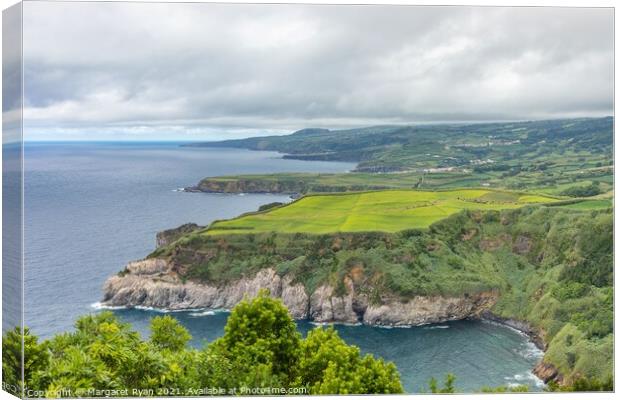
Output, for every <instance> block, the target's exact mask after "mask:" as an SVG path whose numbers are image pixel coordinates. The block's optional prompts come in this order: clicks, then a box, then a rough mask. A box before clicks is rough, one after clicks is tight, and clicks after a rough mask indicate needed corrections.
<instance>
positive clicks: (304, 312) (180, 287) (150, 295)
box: [102, 258, 497, 326]
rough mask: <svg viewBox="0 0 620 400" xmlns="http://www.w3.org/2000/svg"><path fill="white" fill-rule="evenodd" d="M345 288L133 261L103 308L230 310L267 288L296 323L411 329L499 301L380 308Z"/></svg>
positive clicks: (111, 282) (432, 299) (480, 298)
mask: <svg viewBox="0 0 620 400" xmlns="http://www.w3.org/2000/svg"><path fill="white" fill-rule="evenodd" d="M345 286H346V290H345V293H338V294H337V293H335V291H334V289H333V288H332V287H331V286H329V285H322V286H319V287H318V288H317V289H316V290H314V291H313V292H312V293H311V294H308V293H307V291H306V288H305V287H304V286H303V284H301V283H296V282H294V281H293V279H292V278H291V277H290V276H283V277H281V276H279V275H278V274H277V273H276V271H275V270H274V269H271V268H266V269H262V270H260V271H259V272H258V273H256V274H255V275H254V276H252V277H244V278H241V279H238V280H236V281H232V282H227V283H222V284H219V285H210V284H203V283H197V282H193V281H186V282H184V281H183V280H182V279H181V278H179V276H178V274H177V273H176V272H175V268H174V265H171V264H170V263H169V262H168V261H166V260H164V259H157V258H152V259H146V260H142V261H137V262H133V263H130V264H129V265H128V266H127V268H126V269H125V271H124V272H123V273H121V274H119V275H116V276H113V277H111V278H109V279H108V280H107V281H106V283H105V285H104V298H103V302H102V304H103V305H105V306H114V307H118V306H125V307H152V308H158V309H168V310H183V309H198V308H210V309H230V308H232V307H234V306H235V305H236V304H237V303H238V302H240V301H241V300H242V299H243V298H244V297H245V296H247V297H249V298H251V297H254V296H256V295H257V294H258V292H259V290H261V289H268V290H269V292H270V294H271V296H273V297H276V298H280V299H282V302H283V303H284V304H285V305H286V307H288V309H289V311H290V312H291V315H292V316H293V317H294V318H296V319H310V320H313V321H316V322H341V323H364V324H367V325H378V326H412V325H424V324H429V323H437V322H444V321H452V320H459V319H465V318H472V317H479V316H480V315H481V314H482V313H483V312H484V311H486V310H488V309H489V308H490V307H492V306H493V305H494V304H495V302H496V300H497V293H495V292H482V293H477V294H473V295H469V296H462V297H443V296H415V297H413V298H411V299H408V300H406V301H403V299H401V298H397V297H392V296H389V295H385V296H383V297H382V300H381V303H380V304H374V303H371V302H369V301H368V298H367V296H366V295H365V294H363V293H357V292H356V291H355V286H354V285H353V284H352V282H349V281H347V282H345Z"/></svg>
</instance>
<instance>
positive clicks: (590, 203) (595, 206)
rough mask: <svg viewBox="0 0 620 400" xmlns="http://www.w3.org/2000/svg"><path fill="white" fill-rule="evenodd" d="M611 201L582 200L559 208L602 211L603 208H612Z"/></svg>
mask: <svg viewBox="0 0 620 400" xmlns="http://www.w3.org/2000/svg"><path fill="white" fill-rule="evenodd" d="M612 205H613V204H612V202H611V200H606V199H602V200H584V201H580V202H578V203H573V204H567V205H565V206H561V207H563V208H570V209H573V210H602V209H605V208H610V207H611V206H612Z"/></svg>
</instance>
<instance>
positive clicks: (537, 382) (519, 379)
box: [504, 371, 545, 387]
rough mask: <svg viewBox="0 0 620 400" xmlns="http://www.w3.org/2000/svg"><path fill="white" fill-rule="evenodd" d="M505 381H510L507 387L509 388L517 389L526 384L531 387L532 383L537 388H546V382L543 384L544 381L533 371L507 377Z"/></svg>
mask: <svg viewBox="0 0 620 400" xmlns="http://www.w3.org/2000/svg"><path fill="white" fill-rule="evenodd" d="M504 380H506V381H508V382H507V383H506V385H507V386H509V387H515V386H519V385H524V384H529V385H531V384H532V383H533V384H534V386H536V387H544V386H545V382H543V381H542V379H540V378H539V377H537V376H536V375H534V373H532V371H526V372H525V373H522V374H514V375H513V376H505V377H504Z"/></svg>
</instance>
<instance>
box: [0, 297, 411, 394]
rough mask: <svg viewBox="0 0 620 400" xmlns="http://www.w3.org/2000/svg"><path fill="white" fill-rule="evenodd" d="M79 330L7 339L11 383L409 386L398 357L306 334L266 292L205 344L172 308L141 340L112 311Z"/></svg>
mask: <svg viewBox="0 0 620 400" xmlns="http://www.w3.org/2000/svg"><path fill="white" fill-rule="evenodd" d="M75 327H76V330H75V332H72V333H64V334H59V335H56V336H54V337H53V338H52V339H50V340H46V341H43V342H41V343H39V342H38V341H37V338H36V337H35V336H33V335H31V334H30V332H28V331H25V332H24V340H25V342H26V343H27V346H26V348H25V361H26V376H25V384H24V383H23V382H22V381H21V356H20V357H17V358H16V357H15V354H18V353H16V352H15V351H14V350H15V348H17V347H21V333H20V332H19V331H14V332H12V333H9V334H7V335H6V336H5V337H4V338H3V339H4V340H3V342H2V347H3V348H2V350H3V358H2V369H3V373H4V377H5V378H4V379H5V384H6V383H8V384H10V385H14V387H15V388H16V390H15V392H14V393H15V394H19V393H20V392H21V389H22V388H23V389H24V393H25V395H26V396H27V397H30V398H32V397H104V396H105V397H134V396H138V397H147V396H158V397H162V396H206V395H243V394H245V395H249V394H271V395H276V394H356V393H357V394H378V393H384V394H385V393H402V391H403V388H402V385H401V383H400V377H399V374H398V371H397V370H396V367H395V366H394V364H392V363H388V362H385V361H383V360H381V359H375V358H374V357H372V356H371V355H364V356H362V355H361V354H360V350H359V349H358V348H357V347H354V346H349V345H347V344H346V343H344V341H343V340H342V339H340V338H339V337H338V334H337V333H336V331H335V330H334V329H333V328H328V329H323V328H316V329H314V330H312V331H311V332H310V333H309V334H308V335H307V337H306V338H302V337H301V335H300V334H299V332H298V331H297V329H296V325H295V322H294V321H293V320H292V319H291V317H290V316H289V314H288V311H287V309H286V308H285V307H284V306H283V305H282V304H281V303H280V302H279V301H278V300H274V299H272V298H270V297H269V296H268V295H267V294H266V293H264V292H263V293H262V294H260V295H259V296H258V297H257V298H255V299H253V300H251V301H243V302H241V303H240V304H239V305H238V306H237V307H235V309H234V310H233V311H232V313H231V315H230V317H229V319H228V323H227V325H226V328H225V333H224V336H222V337H221V338H219V339H217V340H216V341H214V342H212V343H210V344H207V345H206V346H205V347H204V348H202V349H194V348H190V347H188V346H187V343H188V341H189V340H190V339H191V337H190V335H189V333H188V332H187V330H186V329H185V328H184V327H182V326H181V325H180V324H179V323H178V322H177V321H176V320H175V319H174V318H172V317H170V316H164V317H156V318H154V319H153V320H152V321H151V337H150V339H149V340H143V339H141V338H140V335H139V334H138V333H137V332H135V331H132V330H131V328H130V326H129V325H128V324H124V323H121V322H119V321H118V320H117V319H116V318H115V317H114V315H113V314H112V313H110V312H105V313H100V314H97V315H94V316H85V317H82V318H80V319H79V320H78V321H77V322H76V325H75Z"/></svg>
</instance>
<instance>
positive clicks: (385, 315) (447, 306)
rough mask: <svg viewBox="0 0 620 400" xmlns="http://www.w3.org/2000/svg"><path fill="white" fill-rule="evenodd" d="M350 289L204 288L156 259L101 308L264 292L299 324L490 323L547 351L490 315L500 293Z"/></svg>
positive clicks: (107, 290) (134, 271)
mask: <svg viewBox="0 0 620 400" xmlns="http://www.w3.org/2000/svg"><path fill="white" fill-rule="evenodd" d="M345 287H346V293H344V294H337V293H336V291H335V290H334V288H332V287H331V286H328V285H322V286H319V287H318V288H317V289H316V290H314V291H313V292H312V293H310V294H309V293H307V290H306V288H305V287H304V286H303V285H302V284H301V283H296V282H294V281H293V279H292V278H291V277H289V276H283V277H282V276H279V275H278V274H277V273H276V271H275V270H274V269H272V268H266V269H263V270H260V271H259V272H258V273H256V274H255V275H254V276H252V277H244V278H241V279H239V280H236V281H232V282H227V283H222V284H220V285H210V284H203V283H197V282H193V281H184V280H183V279H181V278H180V277H179V275H178V274H177V272H176V270H175V266H174V265H171V264H170V263H169V262H168V261H167V260H165V259H158V258H151V259H145V260H141V261H136V262H132V263H129V264H128V265H127V267H126V269H125V271H123V272H122V273H120V274H118V275H116V276H112V277H110V278H109V279H108V280H107V281H106V282H105V284H104V288H103V291H104V297H103V301H102V303H101V304H102V305H103V306H109V307H128V308H132V307H149V308H156V309H164V310H184V309H231V308H233V307H234V306H235V305H236V304H237V303H239V302H240V301H241V300H243V299H244V297H246V296H247V297H249V298H252V297H254V296H256V295H257V294H258V292H259V291H260V290H261V289H267V290H269V292H270V294H271V296H273V297H275V298H279V299H281V300H282V302H283V303H284V304H285V305H286V307H287V308H288V309H289V311H290V313H291V315H292V317H293V318H295V319H308V320H311V321H315V322H318V323H349V324H358V323H361V324H365V325H372V326H390V327H407V326H418V325H425V324H432V323H441V322H446V321H454V320H462V319H467V318H474V319H485V320H490V321H493V322H497V323H500V324H503V325H506V326H509V327H511V328H513V329H516V330H518V331H520V332H522V333H524V334H526V335H527V336H528V337H529V338H530V339H531V340H532V342H533V343H534V344H535V345H536V346H537V347H538V348H539V349H541V350H543V351H545V350H546V343H545V342H544V340H543V335H542V333H541V332H539V331H538V330H537V329H535V328H534V327H532V326H531V325H530V324H528V323H527V322H524V321H519V320H516V319H510V318H502V317H499V316H497V315H494V314H493V313H492V312H491V311H490V309H491V307H493V305H494V304H495V303H496V301H497V298H498V293H497V292H493V291H489V292H481V293H477V294H472V295H468V296H462V297H444V296H415V297H412V298H410V299H407V300H403V299H401V298H396V297H393V296H389V295H386V296H383V297H382V298H381V300H380V301H379V302H371V301H369V299H368V297H367V296H366V295H365V294H363V293H358V292H356V290H355V285H354V284H353V282H352V281H351V280H345ZM532 372H533V373H534V374H535V375H536V376H538V377H539V378H540V379H541V380H543V381H544V382H545V383H547V382H549V381H551V380H554V381H556V382H562V380H563V377H562V375H561V374H560V373H559V371H558V370H557V369H556V368H555V367H554V366H553V365H552V364H549V363H546V362H544V361H543V360H541V361H540V362H539V363H538V364H537V365H536V366H535V368H534V369H533V371H532Z"/></svg>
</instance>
